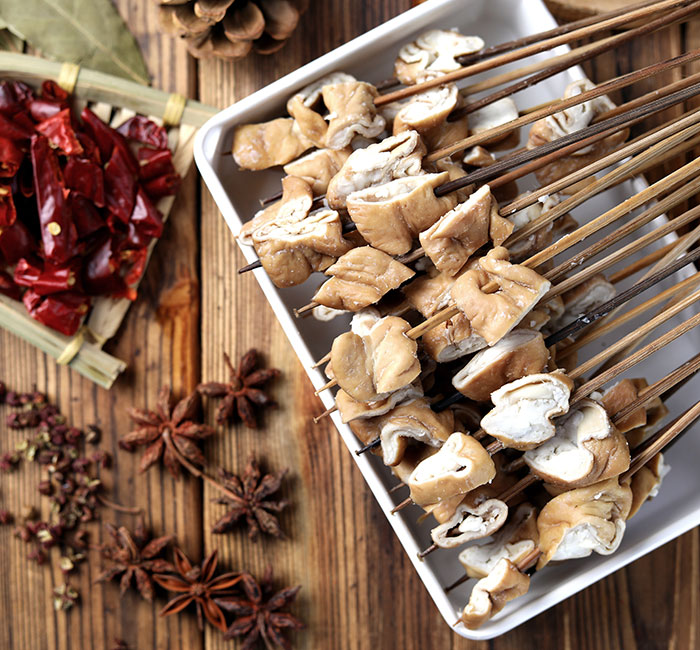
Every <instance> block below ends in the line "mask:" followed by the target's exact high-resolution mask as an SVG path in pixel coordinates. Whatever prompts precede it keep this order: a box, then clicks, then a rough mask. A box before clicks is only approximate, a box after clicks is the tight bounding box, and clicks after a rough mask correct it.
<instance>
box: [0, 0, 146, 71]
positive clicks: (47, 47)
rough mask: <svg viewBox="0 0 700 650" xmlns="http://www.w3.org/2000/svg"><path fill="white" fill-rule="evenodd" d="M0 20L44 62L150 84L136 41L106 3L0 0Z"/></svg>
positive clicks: (100, 0) (92, 0)
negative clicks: (42, 57)
mask: <svg viewBox="0 0 700 650" xmlns="http://www.w3.org/2000/svg"><path fill="white" fill-rule="evenodd" d="M0 20H1V21H4V22H5V23H7V25H8V27H9V28H10V29H11V30H12V31H14V32H15V33H20V34H22V35H23V36H24V37H25V39H26V41H27V43H29V44H30V45H31V46H32V47H33V48H35V49H37V50H40V51H41V53H42V54H43V55H44V56H46V57H47V58H51V59H56V60H58V61H67V62H71V63H80V64H81V65H84V66H86V67H88V68H93V69H95V70H101V71H102V72H108V73H110V74H115V75H119V76H120V77H126V78H127V79H131V80H133V81H138V82H140V83H146V84H147V83H148V82H149V77H148V70H147V68H146V64H145V63H144V61H143V58H142V56H141V52H140V51H139V48H138V46H137V44H136V41H135V39H134V37H133V35H132V34H131V32H129V30H128V29H127V27H126V25H125V24H124V21H123V20H122V19H121V16H120V15H119V13H118V12H117V10H116V9H115V7H114V5H113V4H112V2H111V0H2V1H1V2H0Z"/></svg>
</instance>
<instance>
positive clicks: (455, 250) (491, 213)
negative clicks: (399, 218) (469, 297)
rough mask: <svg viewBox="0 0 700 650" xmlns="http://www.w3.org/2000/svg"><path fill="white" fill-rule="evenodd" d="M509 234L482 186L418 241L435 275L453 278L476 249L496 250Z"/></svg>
mask: <svg viewBox="0 0 700 650" xmlns="http://www.w3.org/2000/svg"><path fill="white" fill-rule="evenodd" d="M348 205H349V203H348ZM512 231H513V224H511V223H510V222H509V221H508V220H507V219H503V218H502V217H500V216H499V214H498V203H497V202H496V200H495V199H494V198H493V195H492V194H491V190H490V188H489V186H488V185H482V186H481V187H480V188H479V189H478V190H477V191H476V192H474V193H473V194H472V195H471V196H470V197H469V199H468V200H467V201H465V202H464V203H460V204H459V205H457V206H456V207H454V208H453V209H452V210H450V211H449V212H448V213H447V214H443V216H442V217H440V219H439V220H438V221H437V222H436V223H435V224H434V225H432V226H430V227H429V228H428V229H427V230H424V231H423V232H421V234H420V236H419V239H420V243H421V245H422V246H423V250H425V253H426V255H427V256H428V257H430V259H431V260H432V262H433V264H435V266H436V268H437V269H438V270H439V271H442V272H444V273H447V274H448V275H456V274H457V273H458V272H459V271H460V270H461V269H462V267H463V266H464V265H465V264H466V263H467V261H468V260H469V258H470V257H471V256H472V255H473V254H474V253H475V252H476V251H477V250H479V248H481V247H482V246H484V245H485V244H487V243H488V242H489V241H492V242H493V243H494V244H495V245H496V246H500V245H501V244H502V243H503V242H504V241H505V240H506V239H507V238H508V236H509V235H510V233H511V232H512Z"/></svg>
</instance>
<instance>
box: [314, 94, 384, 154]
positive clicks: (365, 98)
mask: <svg viewBox="0 0 700 650" xmlns="http://www.w3.org/2000/svg"><path fill="white" fill-rule="evenodd" d="M321 94H322V96H323V102H324V103H325V105H326V107H327V108H328V131H327V132H326V137H325V140H324V144H325V146H326V147H328V148H329V149H344V148H345V147H347V146H348V145H349V144H350V143H351V142H352V140H353V138H354V137H355V136H361V137H364V138H376V137H377V136H378V135H379V134H381V133H382V131H384V128H385V127H386V121H385V120H384V118H383V117H382V116H381V115H378V114H377V108H376V106H375V105H374V98H375V97H377V96H378V95H379V93H378V92H377V89H376V88H375V87H374V86H373V85H372V84H368V83H366V82H364V81H351V82H346V83H339V84H332V85H326V86H324V87H323V90H322V91H321Z"/></svg>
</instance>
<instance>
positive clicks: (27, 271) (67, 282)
mask: <svg viewBox="0 0 700 650" xmlns="http://www.w3.org/2000/svg"><path fill="white" fill-rule="evenodd" d="M79 272H80V260H73V261H71V263H70V264H68V265H66V266H61V265H59V266H57V265H54V264H50V263H49V262H46V263H45V264H44V265H43V268H42V267H41V266H39V265H37V264H33V263H32V262H30V261H28V260H26V259H24V258H23V259H21V260H20V261H19V262H17V266H16V267H15V277H14V280H15V283H16V284H18V285H19V286H21V287H30V288H31V289H32V290H33V291H34V292H35V293H36V294H37V295H39V296H47V295H50V294H52V293H61V292H62V291H73V290H75V289H76V283H77V281H78V277H79Z"/></svg>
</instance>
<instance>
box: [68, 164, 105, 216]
mask: <svg viewBox="0 0 700 650" xmlns="http://www.w3.org/2000/svg"><path fill="white" fill-rule="evenodd" d="M63 178H64V180H65V182H66V187H67V188H68V189H70V190H73V192H77V193H78V194H82V196H84V197H86V198H88V199H90V200H91V201H92V202H93V203H94V204H95V205H96V206H98V207H100V208H103V207H104V205H105V185H104V174H103V173H102V167H100V166H99V165H97V164H96V163H94V162H92V161H91V160H87V159H85V158H69V159H68V162H67V163H66V166H65V167H64V168H63Z"/></svg>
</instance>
